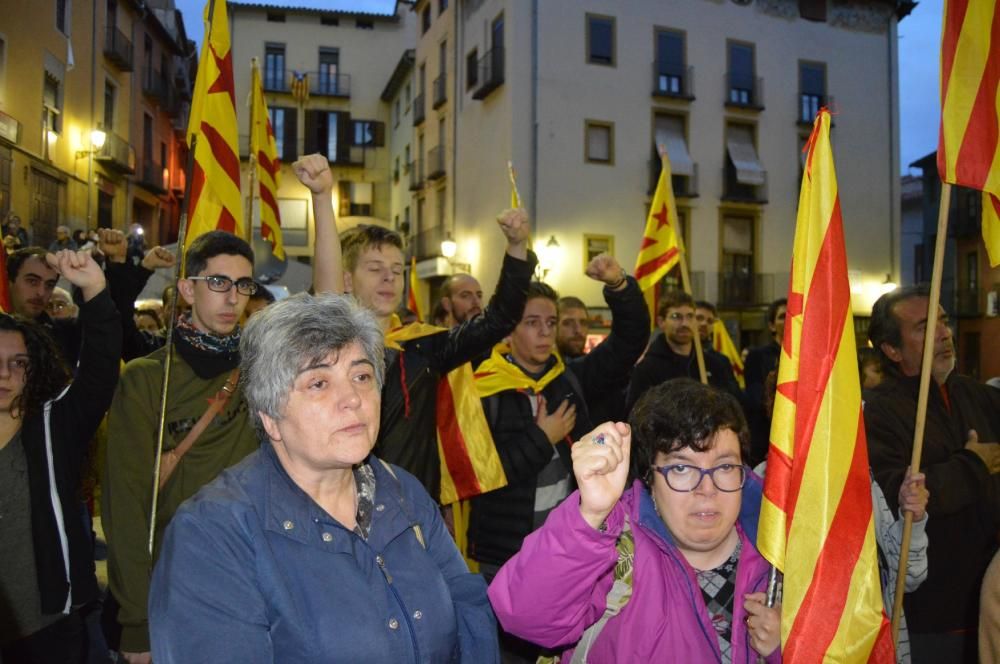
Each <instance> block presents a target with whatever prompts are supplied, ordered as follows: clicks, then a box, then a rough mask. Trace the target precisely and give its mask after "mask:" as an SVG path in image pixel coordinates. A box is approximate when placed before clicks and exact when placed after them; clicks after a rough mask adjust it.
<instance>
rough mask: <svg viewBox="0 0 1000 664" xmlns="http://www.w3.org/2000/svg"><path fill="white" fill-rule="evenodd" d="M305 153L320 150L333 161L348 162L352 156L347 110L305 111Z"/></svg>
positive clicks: (303, 148)
mask: <svg viewBox="0 0 1000 664" xmlns="http://www.w3.org/2000/svg"><path fill="white" fill-rule="evenodd" d="M305 122H306V127H305V133H304V141H303V146H302V152H303V153H304V154H311V153H313V152H319V153H320V154H322V155H323V156H325V157H326V158H327V159H329V160H330V161H331V162H334V163H347V162H348V160H349V159H350V157H351V140H352V138H353V137H352V135H351V122H350V116H349V115H348V114H347V113H346V112H338V111H321V110H316V111H310V110H307V111H306V112H305Z"/></svg>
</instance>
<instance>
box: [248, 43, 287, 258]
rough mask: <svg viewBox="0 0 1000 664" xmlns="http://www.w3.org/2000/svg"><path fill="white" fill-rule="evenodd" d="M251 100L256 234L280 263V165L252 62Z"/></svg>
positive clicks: (259, 84) (272, 131)
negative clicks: (256, 187) (256, 189)
mask: <svg viewBox="0 0 1000 664" xmlns="http://www.w3.org/2000/svg"><path fill="white" fill-rule="evenodd" d="M251 80H252V83H251V87H253V98H252V101H251V108H250V118H251V120H250V123H251V124H252V125H253V126H252V127H250V154H252V155H254V157H255V161H256V168H257V183H258V184H259V186H260V234H261V236H262V237H263V238H264V239H265V240H267V241H268V242H270V243H271V253H273V254H274V255H275V257H277V258H279V259H282V260H284V258H285V245H284V242H282V238H281V211H280V210H279V209H278V183H279V180H278V178H279V176H280V175H281V161H280V160H279V159H278V145H277V142H276V141H275V139H274V128H273V127H272V126H271V117H270V115H269V113H268V110H267V101H266V100H265V99H264V86H263V84H262V83H261V80H260V69H258V67H257V60H256V58H255V59H254V61H253V67H252V73H251Z"/></svg>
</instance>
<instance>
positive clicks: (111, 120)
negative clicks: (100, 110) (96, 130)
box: [101, 80, 117, 131]
mask: <svg viewBox="0 0 1000 664" xmlns="http://www.w3.org/2000/svg"><path fill="white" fill-rule="evenodd" d="M116 93H117V90H115V86H114V84H113V83H112V82H111V81H108V80H105V81H104V120H103V122H102V124H101V128H102V129H104V131H114V130H115V96H116Z"/></svg>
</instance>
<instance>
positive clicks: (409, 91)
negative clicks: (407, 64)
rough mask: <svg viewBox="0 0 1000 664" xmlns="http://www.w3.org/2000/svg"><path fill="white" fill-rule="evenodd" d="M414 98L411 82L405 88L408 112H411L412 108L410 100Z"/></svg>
mask: <svg viewBox="0 0 1000 664" xmlns="http://www.w3.org/2000/svg"><path fill="white" fill-rule="evenodd" d="M412 99H413V89H412V88H411V87H410V84H409V83H407V84H406V87H405V88H403V103H404V104H406V110H407V112H409V110H410V101H411V100H412Z"/></svg>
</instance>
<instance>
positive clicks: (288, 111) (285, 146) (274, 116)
mask: <svg viewBox="0 0 1000 664" xmlns="http://www.w3.org/2000/svg"><path fill="white" fill-rule="evenodd" d="M268 115H269V117H270V120H271V131H273V132H274V145H275V151H276V152H277V153H278V158H279V159H281V160H282V161H284V162H285V163H289V164H290V163H292V162H293V161H295V160H296V159H298V151H297V150H296V149H295V146H296V144H297V143H298V138H299V137H298V120H299V116H298V109H295V108H286V107H282V106H271V107H270V108H269V109H268Z"/></svg>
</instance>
